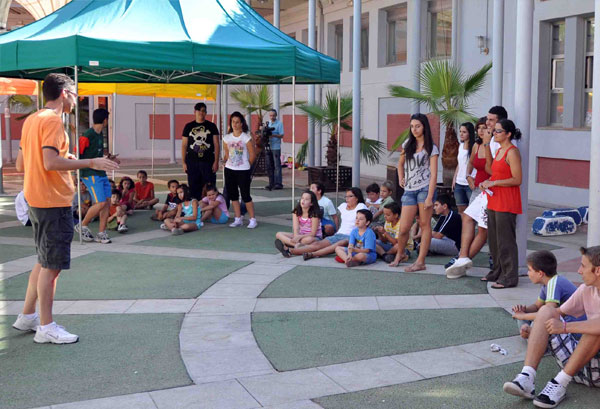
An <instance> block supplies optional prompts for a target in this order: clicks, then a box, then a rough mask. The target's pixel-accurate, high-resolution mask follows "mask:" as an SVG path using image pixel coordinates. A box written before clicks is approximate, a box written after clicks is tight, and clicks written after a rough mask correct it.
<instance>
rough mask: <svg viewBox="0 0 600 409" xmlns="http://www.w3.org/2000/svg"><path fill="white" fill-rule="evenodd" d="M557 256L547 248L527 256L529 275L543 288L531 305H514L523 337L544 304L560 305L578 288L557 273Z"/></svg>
mask: <svg viewBox="0 0 600 409" xmlns="http://www.w3.org/2000/svg"><path fill="white" fill-rule="evenodd" d="M556 264H557V263H556V257H554V254H552V252H550V251H547V250H542V251H536V252H535V253H532V254H530V255H529V256H528V257H527V275H528V276H529V279H530V280H531V282H532V283H534V284H540V285H541V286H542V289H541V290H540V295H539V297H538V299H537V300H536V301H535V303H533V304H531V305H515V306H513V308H512V310H513V318H515V319H517V320H519V331H520V333H521V337H522V338H525V339H527V338H529V333H530V332H531V325H530V324H531V323H532V322H533V320H534V319H535V316H536V313H537V312H538V311H539V309H540V308H542V306H543V305H549V306H551V307H559V306H561V305H562V304H564V303H565V302H566V301H567V300H568V299H569V297H571V295H572V294H573V293H574V292H575V290H577V287H576V286H575V285H574V284H573V283H572V282H571V281H569V280H568V279H567V278H565V277H562V276H559V275H558V274H556ZM582 320H585V316H583V317H581V318H575V317H571V316H566V317H565V321H567V322H571V321H582Z"/></svg>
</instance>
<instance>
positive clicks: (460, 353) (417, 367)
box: [391, 347, 492, 378]
mask: <svg viewBox="0 0 600 409" xmlns="http://www.w3.org/2000/svg"><path fill="white" fill-rule="evenodd" d="M391 358H392V359H394V360H396V361H398V362H400V363H401V364H402V365H405V366H407V367H408V368H410V369H412V370H413V371H415V372H417V373H419V374H421V375H422V376H424V377H426V378H433V377H436V376H443V375H450V374H453V373H459V372H465V371H472V370H475V369H481V368H486V367H489V366H492V365H491V364H490V363H489V362H487V361H484V360H483V359H480V358H478V357H476V356H474V355H471V354H469V353H468V352H466V351H465V350H463V349H461V348H459V347H447V348H439V349H430V350H427V351H419V352H411V353H408V354H401V355H394V356H392V357H391Z"/></svg>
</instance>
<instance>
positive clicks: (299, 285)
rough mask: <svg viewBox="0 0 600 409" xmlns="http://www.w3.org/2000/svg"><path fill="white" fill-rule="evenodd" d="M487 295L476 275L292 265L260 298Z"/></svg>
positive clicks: (484, 285)
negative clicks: (460, 276) (452, 277)
mask: <svg viewBox="0 0 600 409" xmlns="http://www.w3.org/2000/svg"><path fill="white" fill-rule="evenodd" d="M440 294H487V290H486V284H485V283H483V282H481V281H479V278H476V277H465V278H464V279H462V280H448V279H447V278H446V277H445V276H439V275H431V274H415V273H401V272H387V271H374V270H352V269H344V268H333V267H332V268H326V267H320V268H318V269H315V268H314V267H295V268H294V269H292V270H290V271H289V272H287V273H285V274H284V275H282V276H281V277H279V278H277V279H276V280H275V281H273V282H272V283H271V284H270V285H269V286H268V287H267V288H266V289H265V291H263V293H262V294H261V295H260V297H261V298H289V297H358V296H384V295H440Z"/></svg>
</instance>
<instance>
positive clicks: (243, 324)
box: [181, 313, 252, 332]
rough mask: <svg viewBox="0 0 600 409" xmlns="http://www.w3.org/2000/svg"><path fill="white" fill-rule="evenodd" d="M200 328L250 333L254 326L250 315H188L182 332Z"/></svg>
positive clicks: (184, 320)
mask: <svg viewBox="0 0 600 409" xmlns="http://www.w3.org/2000/svg"><path fill="white" fill-rule="evenodd" d="M199 328H200V329H204V330H211V331H250V330H251V329H252V324H251V319H250V314H249V313H248V314H235V315H233V314H232V315H202V314H186V316H185V318H184V319H183V324H182V325H181V331H182V332H183V331H189V330H194V329H199Z"/></svg>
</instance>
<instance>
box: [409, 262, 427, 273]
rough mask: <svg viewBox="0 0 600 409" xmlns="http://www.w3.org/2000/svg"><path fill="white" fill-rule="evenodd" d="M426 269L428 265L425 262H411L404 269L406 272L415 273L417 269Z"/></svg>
mask: <svg viewBox="0 0 600 409" xmlns="http://www.w3.org/2000/svg"><path fill="white" fill-rule="evenodd" d="M425 269H427V266H425V264H417V263H414V264H411V265H410V266H408V267H406V268H405V269H404V272H405V273H414V272H415V271H423V270H425Z"/></svg>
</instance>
